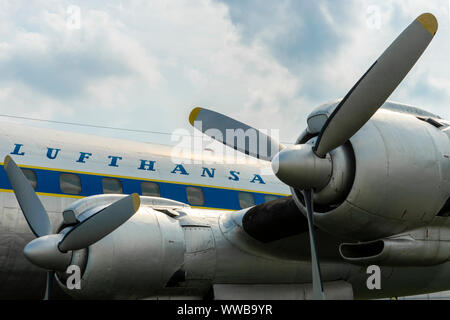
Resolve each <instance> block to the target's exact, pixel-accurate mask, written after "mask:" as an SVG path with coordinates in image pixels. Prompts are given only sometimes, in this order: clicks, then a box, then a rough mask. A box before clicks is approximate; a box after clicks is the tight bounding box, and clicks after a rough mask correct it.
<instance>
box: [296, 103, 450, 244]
mask: <svg viewBox="0 0 450 320" xmlns="http://www.w3.org/2000/svg"><path fill="white" fill-rule="evenodd" d="M311 137H312V134H311V133H309V132H305V133H304V134H303V136H301V137H300V138H299V141H298V142H299V143H305V142H306V141H305V140H309V141H312V140H311ZM302 140H303V141H302ZM449 154H450V145H449V141H448V137H447V135H446V134H445V133H444V132H443V131H442V130H440V128H438V127H436V126H434V125H432V124H430V123H428V122H426V121H422V120H420V119H418V118H417V117H416V116H414V115H411V114H405V113H399V112H394V111H390V110H383V109H380V110H379V111H378V112H377V113H376V114H375V115H374V116H373V117H372V119H371V120H370V121H369V122H367V123H366V124H365V125H364V126H363V127H362V128H361V129H360V130H359V131H358V132H357V133H356V134H355V135H354V136H353V137H352V138H351V139H350V140H349V142H347V143H346V145H344V146H341V147H339V148H337V149H335V150H333V151H332V152H331V153H330V155H331V158H332V162H333V173H332V175H333V178H332V179H330V183H329V184H328V185H327V186H325V187H324V188H322V189H321V190H316V191H315V193H316V194H317V195H316V196H315V198H314V205H315V208H314V209H315V210H314V211H315V213H314V224H315V225H316V226H318V227H319V228H320V229H322V230H324V231H326V232H329V233H331V234H334V235H337V236H342V237H346V238H349V239H357V240H367V241H369V240H374V239H380V238H384V237H389V236H392V235H395V234H399V233H401V232H403V231H405V230H408V229H410V228H415V227H420V226H423V225H425V224H427V223H429V222H430V221H431V220H432V219H433V218H434V217H435V215H436V213H437V212H439V210H440V209H441V208H442V206H443V205H444V203H445V202H446V200H447V198H448V196H449V194H448V192H447V191H446V190H450V178H449V177H450V159H449V158H448V157H449ZM339 179H340V180H339ZM339 186H344V187H342V188H341V189H339ZM292 193H293V194H294V198H296V199H297V204H298V205H299V207H300V209H301V210H302V211H303V212H305V207H304V202H303V196H302V193H301V191H300V190H298V189H294V188H292ZM329 194H333V196H334V197H331V196H330V197H328V195H329Z"/></svg>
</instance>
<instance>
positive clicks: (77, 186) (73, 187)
mask: <svg viewBox="0 0 450 320" xmlns="http://www.w3.org/2000/svg"><path fill="white" fill-rule="evenodd" d="M59 187H60V188H61V191H62V192H64V193H68V194H80V193H81V181H80V177H79V176H77V175H76V174H73V173H61V174H60V175H59Z"/></svg>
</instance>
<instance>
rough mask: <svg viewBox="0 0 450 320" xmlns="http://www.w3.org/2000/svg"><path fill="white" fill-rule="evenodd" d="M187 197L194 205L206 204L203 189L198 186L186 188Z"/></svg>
mask: <svg viewBox="0 0 450 320" xmlns="http://www.w3.org/2000/svg"><path fill="white" fill-rule="evenodd" d="M186 195H187V199H188V201H189V203H190V204H192V205H193V206H202V205H204V204H205V198H204V196H203V190H202V189H201V188H198V187H187V188H186Z"/></svg>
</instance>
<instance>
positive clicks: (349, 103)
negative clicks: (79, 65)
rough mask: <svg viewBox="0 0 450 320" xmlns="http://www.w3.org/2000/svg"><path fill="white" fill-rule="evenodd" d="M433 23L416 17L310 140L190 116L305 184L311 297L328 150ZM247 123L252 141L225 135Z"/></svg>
mask: <svg viewBox="0 0 450 320" xmlns="http://www.w3.org/2000/svg"><path fill="white" fill-rule="evenodd" d="M437 28H438V23H437V20H436V18H435V17H434V16H433V15H432V14H431V13H424V14H422V15H420V16H419V17H418V18H417V19H415V20H414V21H413V22H412V23H411V24H410V25H409V26H408V27H407V28H406V29H405V30H404V31H403V32H402V33H401V34H400V35H399V36H398V37H397V38H396V39H395V40H394V42H393V43H392V44H391V45H390V46H389V47H388V48H387V49H386V50H385V51H384V53H383V54H382V55H381V56H380V57H379V58H378V60H376V61H375V63H373V64H372V66H371V67H370V68H369V70H367V72H366V73H365V74H364V75H363V76H362V77H361V79H360V80H359V81H358V82H357V83H356V84H355V85H354V86H353V88H352V89H351V90H350V91H349V92H348V93H347V95H346V96H345V97H344V99H342V101H341V102H340V103H339V104H338V105H337V107H336V108H335V109H334V111H333V112H332V114H331V115H330V116H329V117H328V118H327V120H326V121H325V123H324V125H323V126H322V128H321V130H320V132H319V134H318V137H317V139H316V142H315V143H314V145H310V144H302V145H295V146H293V147H285V146H283V145H282V144H280V143H278V142H277V141H275V140H274V139H272V138H270V137H267V136H266V135H265V134H264V133H262V132H260V131H258V130H257V129H254V128H252V127H250V126H248V125H246V124H243V123H242V122H239V121H237V120H234V119H232V118H229V117H227V116H225V115H223V114H220V113H217V112H215V111H211V110H208V109H204V108H195V109H193V110H192V112H191V114H190V116H189V122H190V123H191V124H192V125H193V126H194V127H195V128H197V129H198V130H200V131H202V132H203V133H205V134H206V135H209V136H210V137H212V138H214V139H216V140H218V141H220V142H222V143H224V144H226V145H228V146H230V147H232V148H234V149H236V150H239V151H241V152H244V153H245V154H247V155H250V156H253V157H256V158H258V159H264V160H267V161H271V164H272V169H273V171H274V173H275V175H276V176H277V177H278V178H279V179H280V180H281V181H283V182H284V183H286V184H287V185H289V186H291V187H293V188H297V189H300V190H303V196H304V200H305V206H306V216H307V219H308V226H309V235H310V243H311V265H312V275H313V276H312V279H313V291H314V295H313V298H314V299H325V295H324V292H323V285H322V276H321V272H320V263H319V259H318V254H317V246H316V240H315V231H314V222H313V218H314V208H313V193H314V191H320V190H321V189H322V188H323V187H325V186H326V185H327V184H328V182H329V179H330V177H331V173H332V161H331V158H330V156H329V152H330V151H332V150H334V149H335V148H337V147H339V146H341V145H343V144H344V143H345V142H346V141H347V140H349V139H350V138H351V137H352V136H353V135H354V134H355V133H356V132H357V131H358V130H359V129H361V127H362V126H364V124H365V123H367V121H369V119H370V118H371V117H372V116H373V115H374V114H375V112H376V111H377V110H378V109H379V108H380V107H381V106H382V105H383V103H384V102H385V101H386V100H387V98H388V97H389V96H390V95H391V94H392V92H393V91H394V90H395V89H396V88H397V86H398V85H399V84H400V82H401V81H402V80H403V79H404V78H405V76H406V75H407V74H408V72H409V71H410V70H411V68H412V67H413V66H414V64H415V63H416V62H417V60H418V59H419V57H420V56H421V55H422V53H423V52H424V51H425V49H426V48H427V46H428V44H429V43H430V42H431V40H432V39H433V37H434V35H435V34H436V31H437ZM249 129H252V130H254V131H255V132H256V133H255V134H253V137H256V140H254V141H253V142H254V143H253V146H252V145H251V144H250V143H247V141H245V143H242V141H241V144H239V145H237V144H238V143H236V141H235V139H228V135H227V133H230V132H233V131H236V130H244V131H246V130H249ZM229 130H231V131H229ZM250 131H251V130H250ZM217 137H219V138H217ZM224 137H225V138H224ZM262 140H263V141H267V142H268V144H270V145H271V146H274V149H276V150H278V151H279V152H278V153H277V154H275V155H274V156H272V155H268V154H263V152H261V151H264V150H263V149H261V148H260V147H259V146H260V145H261V141H262ZM238 142H239V141H238ZM263 145H264V144H263ZM266 150H269V149H266Z"/></svg>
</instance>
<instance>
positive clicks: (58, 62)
mask: <svg viewBox="0 0 450 320" xmlns="http://www.w3.org/2000/svg"><path fill="white" fill-rule="evenodd" d="M73 4H75V5H78V6H79V7H80V9H81V18H82V20H81V21H82V24H81V29H79V30H71V29H68V28H67V27H66V22H67V21H66V19H67V12H66V9H67V7H68V6H69V5H73ZM239 5H242V6H243V7H245V8H246V10H247V9H248V10H250V9H251V7H250V8H247V7H246V6H247V4H245V3H240V2H234V3H232V4H229V6H239ZM297 5H298V3H296V2H295V1H288V0H286V1H281V2H279V4H272V5H271V8H270V10H260V11H256V13H259V12H260V14H261V15H262V16H261V17H257V19H256V18H255V17H254V16H252V18H251V19H249V21H243V22H244V23H245V22H248V23H250V24H253V25H252V28H253V29H252V30H253V31H254V36H253V37H248V36H244V33H245V34H247V33H248V32H246V31H245V30H244V29H243V28H242V26H241V25H239V26H238V25H237V24H236V23H234V22H233V20H232V19H231V18H230V10H229V7H228V5H226V4H223V3H219V2H217V1H213V0H199V1H195V2H192V1H187V0H177V1H170V2H169V1H163V0H153V1H151V2H147V1H127V2H121V1H113V2H111V3H109V4H105V3H103V2H100V1H98V2H96V1H91V2H88V1H79V2H71V1H1V2H0V39H2V40H1V41H0V89H1V90H0V112H2V113H7V111H8V112H10V113H15V114H19V113H20V115H30V114H33V115H35V114H36V113H37V114H38V115H39V114H41V112H44V113H43V114H41V115H42V116H44V115H45V117H48V118H53V119H57V120H62V121H65V120H71V121H77V122H86V123H95V124H100V125H113V126H125V127H135V128H139V129H147V130H155V131H172V130H174V129H175V128H186V127H187V117H188V114H189V111H190V109H191V108H192V107H194V106H198V105H201V106H204V107H210V108H213V109H215V110H217V111H219V112H223V113H226V114H228V115H230V116H233V117H236V118H238V119H239V120H241V121H243V122H247V123H249V124H250V125H253V126H256V127H263V128H264V127H266V128H280V129H282V131H281V138H282V140H285V141H286V140H289V141H291V140H294V139H295V137H296V136H297V135H298V134H299V133H300V132H301V131H302V130H303V129H304V128H305V118H306V115H307V114H308V113H309V112H310V111H311V109H312V108H314V107H315V106H316V105H318V104H320V103H322V102H326V101H329V100H332V99H335V98H337V97H340V96H343V95H345V93H346V92H347V91H348V90H349V89H350V88H351V87H352V86H353V84H354V83H355V82H356V81H357V80H358V79H359V77H360V76H361V75H362V74H363V73H364V72H365V70H366V69H367V68H368V67H370V65H371V64H372V63H373V61H375V59H376V58H377V57H378V56H379V55H380V54H381V53H382V52H383V50H384V49H385V48H386V47H387V46H388V45H389V44H390V43H391V41H392V40H393V39H395V37H396V36H397V35H398V34H399V33H400V32H401V31H402V29H403V28H404V27H406V26H407V25H408V24H409V23H410V22H411V21H412V19H414V18H415V17H416V16H417V15H418V14H420V13H421V12H424V11H431V12H433V13H435V14H436V15H437V17H438V19H439V20H440V22H441V24H440V30H439V32H438V36H436V39H435V40H434V41H433V43H432V45H431V46H430V48H429V50H428V51H427V52H426V54H425V55H424V57H423V59H421V61H419V63H418V64H417V66H416V67H415V68H414V69H413V71H412V72H411V74H410V75H409V76H408V77H407V79H406V80H407V82H406V83H405V84H402V85H401V86H400V88H399V89H398V90H397V91H396V92H395V93H394V95H393V98H394V99H395V100H402V101H404V102H406V103H411V102H414V101H417V102H420V103H423V102H426V101H429V102H430V103H429V104H427V105H426V106H431V107H432V108H434V109H431V110H430V111H434V112H437V111H442V110H444V106H445V105H447V104H448V103H447V102H448V101H449V99H450V96H449V94H448V93H447V92H448V90H446V89H447V87H448V86H447V84H446V81H445V79H446V78H448V74H449V72H448V71H449V69H448V68H449V67H448V66H447V63H446V61H447V56H448V53H449V52H450V44H449V41H447V38H448V36H449V27H448V21H450V19H448V4H447V1H436V2H423V1H369V0H367V1H348V2H346V3H344V4H339V5H338V4H336V3H335V2H329V1H318V2H316V4H311V3H309V4H308V5H305V8H302V10H298V8H297V7H296V6H297ZM369 5H377V6H379V7H380V10H381V12H382V19H381V27H380V29H379V30H377V29H370V28H368V27H367V23H366V19H367V16H366V15H367V7H368V6H369ZM314 6H317V7H314ZM311 8H313V9H314V10H315V11H314V12H315V15H314V19H315V20H311V16H310V14H311V12H310V11H311V10H312V9H311ZM308 10H310V11H308ZM253 14H255V12H253ZM264 15H266V16H264ZM264 21H268V22H269V21H270V22H271V23H267V24H264V23H262V22H264ZM299 35H301V36H303V35H307V36H306V37H299ZM299 39H301V41H302V42H301V43H296V41H299ZM286 44H294V45H297V46H294V47H292V48H291V47H290V46H286V48H287V49H283V48H282V47H283V46H284V45H286ZM280 46H281V48H280ZM276 50H278V53H279V52H282V54H283V55H284V58H286V57H287V58H288V59H287V61H296V59H301V61H299V62H300V63H299V64H298V65H297V66H292V65H290V64H289V62H286V61H285V60H286V59H284V58H280V56H278V55H277V54H276V53H274V52H276ZM280 50H281V51H280ZM283 50H284V51H283ZM289 50H290V51H289ZM305 53H307V54H305ZM421 88H424V89H423V91H424V92H419V91H420V89H421ZM418 89H419V91H418ZM411 99H413V100H414V101H410V100H411ZM68 117H69V118H70V119H68ZM143 138H144V139H150V140H152V141H158V140H159V139H160V137H159V136H150V137H148V136H146V137H139V139H143ZM163 142H167V140H165V141H163Z"/></svg>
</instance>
